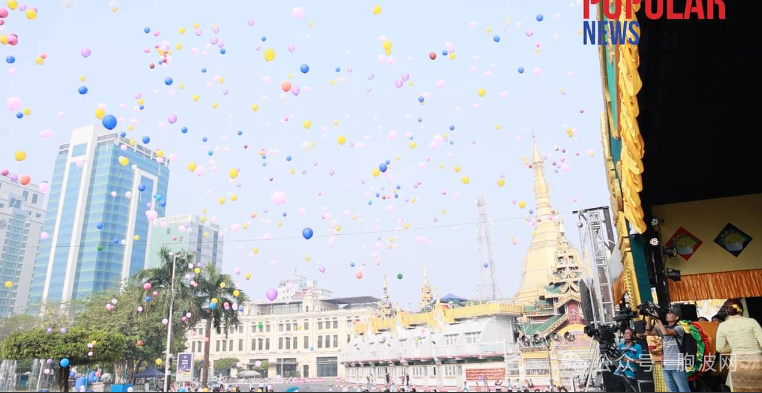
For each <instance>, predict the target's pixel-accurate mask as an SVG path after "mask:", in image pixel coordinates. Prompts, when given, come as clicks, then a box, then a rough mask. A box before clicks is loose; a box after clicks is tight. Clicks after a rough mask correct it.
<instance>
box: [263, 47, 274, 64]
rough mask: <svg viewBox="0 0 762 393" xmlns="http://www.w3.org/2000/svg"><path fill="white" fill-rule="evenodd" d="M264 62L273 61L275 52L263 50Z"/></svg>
mask: <svg viewBox="0 0 762 393" xmlns="http://www.w3.org/2000/svg"><path fill="white" fill-rule="evenodd" d="M265 60H267V61H273V60H275V50H274V49H270V48H268V49H266V50H265Z"/></svg>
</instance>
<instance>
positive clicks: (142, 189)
mask: <svg viewBox="0 0 762 393" xmlns="http://www.w3.org/2000/svg"><path fill="white" fill-rule="evenodd" d="M145 190H146V186H145V184H141V185H139V186H138V191H145Z"/></svg>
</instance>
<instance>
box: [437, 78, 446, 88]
mask: <svg viewBox="0 0 762 393" xmlns="http://www.w3.org/2000/svg"><path fill="white" fill-rule="evenodd" d="M444 85H445V81H443V80H441V79H440V80H438V81H437V87H439V88H442V87H444Z"/></svg>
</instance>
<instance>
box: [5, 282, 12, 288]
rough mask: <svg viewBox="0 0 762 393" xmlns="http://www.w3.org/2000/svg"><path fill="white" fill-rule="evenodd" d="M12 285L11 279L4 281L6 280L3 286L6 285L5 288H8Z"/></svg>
mask: <svg viewBox="0 0 762 393" xmlns="http://www.w3.org/2000/svg"><path fill="white" fill-rule="evenodd" d="M12 286H13V283H12V282H11V281H6V282H5V287H6V288H10V287H12Z"/></svg>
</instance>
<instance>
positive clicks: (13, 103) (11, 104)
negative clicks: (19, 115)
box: [5, 97, 24, 112]
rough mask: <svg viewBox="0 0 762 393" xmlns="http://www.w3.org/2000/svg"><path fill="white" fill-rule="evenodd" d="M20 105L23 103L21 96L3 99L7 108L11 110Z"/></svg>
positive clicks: (15, 109)
mask: <svg viewBox="0 0 762 393" xmlns="http://www.w3.org/2000/svg"><path fill="white" fill-rule="evenodd" d="M22 105H24V103H23V102H22V101H21V98H18V97H11V98H9V99H8V100H7V101H5V106H7V107H8V110H9V111H11V112H14V111H17V110H18V109H19V108H21V106H22Z"/></svg>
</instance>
